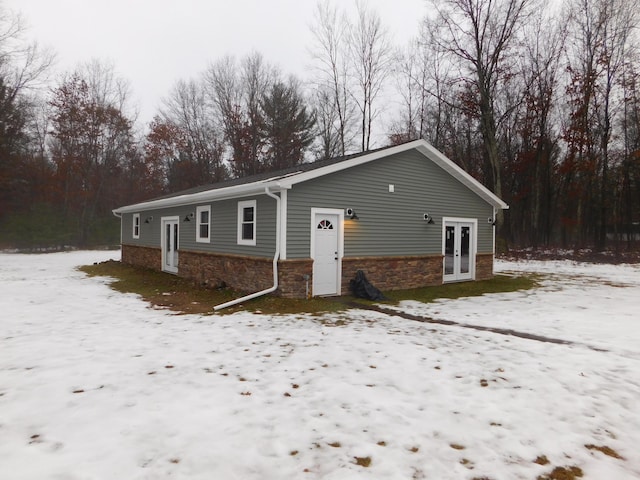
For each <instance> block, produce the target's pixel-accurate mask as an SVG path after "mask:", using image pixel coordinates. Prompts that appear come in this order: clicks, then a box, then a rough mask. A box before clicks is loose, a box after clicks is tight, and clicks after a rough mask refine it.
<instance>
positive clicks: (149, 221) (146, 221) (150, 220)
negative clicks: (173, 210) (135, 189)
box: [144, 215, 153, 223]
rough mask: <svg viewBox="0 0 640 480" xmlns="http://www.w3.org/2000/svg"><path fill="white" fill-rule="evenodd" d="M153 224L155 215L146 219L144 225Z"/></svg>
mask: <svg viewBox="0 0 640 480" xmlns="http://www.w3.org/2000/svg"><path fill="white" fill-rule="evenodd" d="M151 222H153V215H152V216H150V217H147V218H145V219H144V223H151Z"/></svg>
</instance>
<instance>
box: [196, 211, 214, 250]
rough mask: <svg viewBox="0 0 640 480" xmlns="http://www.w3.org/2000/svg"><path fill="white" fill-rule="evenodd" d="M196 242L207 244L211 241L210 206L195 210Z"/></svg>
mask: <svg viewBox="0 0 640 480" xmlns="http://www.w3.org/2000/svg"><path fill="white" fill-rule="evenodd" d="M196 217H197V221H196V242H201V243H209V242H210V241H211V205H202V206H200V207H197V208H196Z"/></svg>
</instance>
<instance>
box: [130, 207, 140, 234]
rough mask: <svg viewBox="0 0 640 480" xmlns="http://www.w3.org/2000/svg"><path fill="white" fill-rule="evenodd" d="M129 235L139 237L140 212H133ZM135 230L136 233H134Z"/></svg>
mask: <svg viewBox="0 0 640 480" xmlns="http://www.w3.org/2000/svg"><path fill="white" fill-rule="evenodd" d="M131 227H132V228H131V236H132V237H133V238H140V214H139V213H134V214H133V219H132V225H131ZM136 231H137V233H136Z"/></svg>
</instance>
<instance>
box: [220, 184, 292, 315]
mask: <svg viewBox="0 0 640 480" xmlns="http://www.w3.org/2000/svg"><path fill="white" fill-rule="evenodd" d="M264 193H266V194H267V195H268V196H270V197H271V198H273V199H275V201H276V251H275V253H274V255H273V286H271V287H269V288H267V289H266V290H261V291H259V292H255V293H251V294H249V295H246V296H244V297H240V298H236V299H235V300H230V301H228V302H225V303H221V304H220V305H216V306H215V307H213V310H214V311H218V310H222V309H223V308H227V307H231V306H232V305H237V304H238V303H242V302H245V301H247V300H251V299H253V298H256V297H260V296H262V295H266V294H267V293H271V292H275V291H276V289H277V288H278V259H279V258H280V197H278V196H277V195H274V194H273V193H271V192H270V191H269V187H265V189H264Z"/></svg>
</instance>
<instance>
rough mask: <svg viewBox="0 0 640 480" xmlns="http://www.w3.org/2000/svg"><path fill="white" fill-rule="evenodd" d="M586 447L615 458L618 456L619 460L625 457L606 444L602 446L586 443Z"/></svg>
mask: <svg viewBox="0 0 640 480" xmlns="http://www.w3.org/2000/svg"><path fill="white" fill-rule="evenodd" d="M585 447H586V448H588V449H589V450H597V451H599V452H601V453H604V454H605V455H608V456H610V457H613V458H617V459H618V460H624V457H622V456H621V455H620V454H619V453H618V452H616V451H615V450H614V449H613V448H610V447H607V446H606V445H602V446H600V445H593V444H589V445H585Z"/></svg>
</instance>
